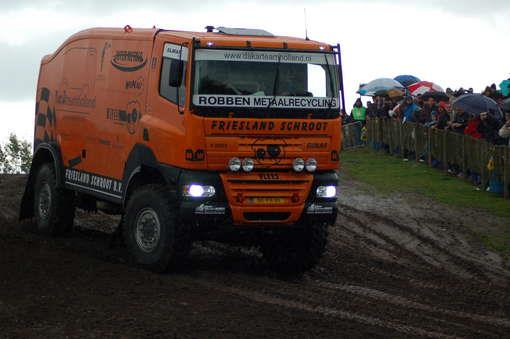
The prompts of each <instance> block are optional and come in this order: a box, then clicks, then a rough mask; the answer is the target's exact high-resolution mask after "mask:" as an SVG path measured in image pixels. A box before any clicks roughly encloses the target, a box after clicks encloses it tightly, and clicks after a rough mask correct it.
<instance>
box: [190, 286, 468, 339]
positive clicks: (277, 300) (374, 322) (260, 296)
mask: <svg viewBox="0 0 510 339" xmlns="http://www.w3.org/2000/svg"><path fill="white" fill-rule="evenodd" d="M196 281H197V282H199V283H201V284H203V285H204V286H206V287H208V288H213V289H216V290H219V291H221V292H223V293H228V294H233V295H236V296H239V297H243V298H247V299H249V300H252V301H255V302H258V303H264V304H270V305H274V306H280V307H284V308H289V309H293V310H297V311H303V312H309V313H316V314H320V315H323V316H326V317H332V318H339V319H343V320H352V321H356V322H358V323H360V324H365V325H370V326H378V327H381V328H386V329H391V330H394V331H396V332H399V333H402V334H406V335H413V336H416V335H419V336H422V337H428V338H438V337H441V338H460V337H458V336H452V335H447V334H445V333H442V332H437V331H430V330H425V329H422V328H418V327H415V326H409V325H403V324H399V323H395V322H391V321H384V320H381V319H378V318H375V317H371V316H367V315H362V314H359V313H354V312H350V311H343V310H339V309H335V308H332V307H327V306H314V305H312V304H309V303H305V302H300V301H296V300H290V299H286V298H282V297H277V296H273V295H270V294H268V293H262V292H258V291H253V290H246V289H240V288H236V287H224V286H220V285H216V284H211V283H210V282H209V281H204V280H200V281H199V280H196Z"/></svg>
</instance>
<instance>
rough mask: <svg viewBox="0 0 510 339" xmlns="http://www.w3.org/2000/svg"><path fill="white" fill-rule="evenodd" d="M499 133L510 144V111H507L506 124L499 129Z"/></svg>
mask: <svg viewBox="0 0 510 339" xmlns="http://www.w3.org/2000/svg"><path fill="white" fill-rule="evenodd" d="M498 135H499V136H500V137H501V138H504V140H506V143H507V144H508V146H510V111H508V112H506V113H505V124H504V125H503V126H502V127H501V128H500V129H499V131H498Z"/></svg>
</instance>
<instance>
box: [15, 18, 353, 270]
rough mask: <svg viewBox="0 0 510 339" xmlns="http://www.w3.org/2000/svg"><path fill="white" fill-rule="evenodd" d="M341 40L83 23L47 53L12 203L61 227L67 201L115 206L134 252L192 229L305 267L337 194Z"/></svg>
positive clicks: (168, 257)
mask: <svg viewBox="0 0 510 339" xmlns="http://www.w3.org/2000/svg"><path fill="white" fill-rule="evenodd" d="M342 87H343V86H342V71H341V58H340V47H339V45H336V46H331V45H328V44H325V43H321V42H317V41H311V40H308V39H299V38H292V37H279V36H274V35H272V34H271V33H268V32H266V31H263V30H254V29H234V28H225V27H219V28H214V27H211V26H207V27H206V31H205V32H185V31H174V30H163V29H157V28H153V29H135V28H131V27H130V26H126V27H124V28H93V29H87V30H84V31H81V32H79V33H76V34H75V35H73V36H71V37H70V38H69V39H67V41H65V42H64V43H63V44H62V45H61V46H60V47H59V48H58V49H57V51H56V52H55V53H53V54H51V55H47V56H45V57H44V58H43V59H42V62H41V66H40V71H39V80H38V84H37V98H36V110H35V132H34V157H33V161H32V166H31V169H30V174H29V177H28V182H27V186H26V188H25V194H24V196H23V200H22V204H21V208H20V219H28V218H33V219H35V224H36V225H37V229H38V230H39V231H40V232H43V233H48V234H52V235H57V234H60V233H63V232H65V231H68V230H69V229H70V228H71V227H72V225H73V219H74V215H75V208H81V209H83V210H86V211H90V212H96V211H98V210H100V211H103V212H106V213H111V214H119V215H122V220H121V223H120V225H119V227H118V234H121V235H122V238H121V239H123V242H124V243H125V245H126V247H127V248H128V252H129V253H130V257H131V258H132V260H133V262H134V263H135V264H137V265H140V266H142V267H145V268H147V269H151V270H153V271H158V272H161V271H165V270H167V269H168V268H170V267H172V266H173V265H176V264H179V263H182V262H183V260H184V259H185V257H186V255H187V254H188V252H189V250H190V247H191V243H192V242H193V241H194V240H205V239H209V240H211V239H212V240H218V241H228V242H236V243H239V244H249V245H257V246H259V247H260V249H261V252H262V254H263V256H264V257H265V258H266V259H267V261H268V263H269V264H270V265H272V266H274V267H275V268H276V269H280V270H284V271H293V272H299V271H301V272H302V271H304V270H307V269H309V268H311V267H313V266H314V265H315V264H316V263H317V261H318V259H319V258H320V257H321V256H322V255H323V253H324V251H325V245H326V240H327V231H328V229H327V228H328V226H330V225H332V224H334V222H335V219H336V215H337V207H336V199H337V185H338V178H337V174H336V171H335V170H336V169H337V168H338V167H339V151H340V145H341V138H342V135H341V115H340V112H341V110H342V109H343V105H344V104H343V102H344V101H343V90H342Z"/></svg>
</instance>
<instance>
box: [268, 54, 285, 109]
mask: <svg viewBox="0 0 510 339" xmlns="http://www.w3.org/2000/svg"><path fill="white" fill-rule="evenodd" d="M281 61H282V56H281V55H278V63H277V64H276V71H275V75H274V82H273V100H271V101H269V104H268V105H267V108H271V104H272V103H273V102H275V101H276V90H277V89H278V82H279V81H280V64H281Z"/></svg>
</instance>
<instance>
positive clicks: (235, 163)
mask: <svg viewBox="0 0 510 339" xmlns="http://www.w3.org/2000/svg"><path fill="white" fill-rule="evenodd" d="M228 169H229V170H231V171H232V172H237V171H239V170H240V169H241V160H239V158H232V159H230V160H229V161H228Z"/></svg>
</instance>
